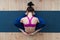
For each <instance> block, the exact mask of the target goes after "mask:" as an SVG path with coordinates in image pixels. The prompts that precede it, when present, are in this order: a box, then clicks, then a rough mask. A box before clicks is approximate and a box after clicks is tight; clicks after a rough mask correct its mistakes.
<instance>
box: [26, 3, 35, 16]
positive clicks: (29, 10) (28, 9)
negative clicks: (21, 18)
mask: <svg viewBox="0 0 60 40" xmlns="http://www.w3.org/2000/svg"><path fill="white" fill-rule="evenodd" d="M32 6H34V4H33V3H32V2H29V3H28V7H27V10H26V15H27V14H28V13H29V12H31V13H32V14H33V15H35V13H34V8H33V7H32Z"/></svg>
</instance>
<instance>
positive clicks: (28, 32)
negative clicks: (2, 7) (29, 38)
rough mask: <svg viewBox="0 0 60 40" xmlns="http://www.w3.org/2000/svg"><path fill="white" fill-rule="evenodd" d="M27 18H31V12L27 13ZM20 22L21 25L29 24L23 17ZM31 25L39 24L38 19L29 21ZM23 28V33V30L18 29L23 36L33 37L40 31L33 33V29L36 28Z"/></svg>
mask: <svg viewBox="0 0 60 40" xmlns="http://www.w3.org/2000/svg"><path fill="white" fill-rule="evenodd" d="M27 16H28V17H29V18H31V17H32V16H33V14H32V12H28V14H27ZM20 22H21V23H23V24H28V23H29V21H28V19H27V17H23V18H22V19H21V20H20ZM31 23H32V24H37V23H39V20H38V18H37V17H34V18H33V19H32V20H31ZM24 28H25V32H24V30H22V29H20V28H19V30H21V32H22V33H23V34H25V35H34V34H36V33H37V32H38V31H40V30H41V29H38V30H36V31H35V28H36V27H24Z"/></svg>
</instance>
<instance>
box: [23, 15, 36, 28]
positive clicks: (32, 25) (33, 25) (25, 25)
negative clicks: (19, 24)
mask: <svg viewBox="0 0 60 40" xmlns="http://www.w3.org/2000/svg"><path fill="white" fill-rule="evenodd" d="M27 18H28V20H29V24H24V27H35V26H36V24H31V20H32V18H33V17H31V19H29V17H28V16H27Z"/></svg>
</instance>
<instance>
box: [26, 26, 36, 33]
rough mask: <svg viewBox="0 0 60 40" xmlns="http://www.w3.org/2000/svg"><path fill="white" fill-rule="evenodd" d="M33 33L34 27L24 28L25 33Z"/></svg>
mask: <svg viewBox="0 0 60 40" xmlns="http://www.w3.org/2000/svg"><path fill="white" fill-rule="evenodd" d="M34 31H35V27H25V32H27V33H33V32H34Z"/></svg>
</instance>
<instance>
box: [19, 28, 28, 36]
mask: <svg viewBox="0 0 60 40" xmlns="http://www.w3.org/2000/svg"><path fill="white" fill-rule="evenodd" d="M19 30H20V31H21V32H22V33H23V34H24V35H28V34H27V33H26V32H25V31H24V30H22V29H20V28H19Z"/></svg>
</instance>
